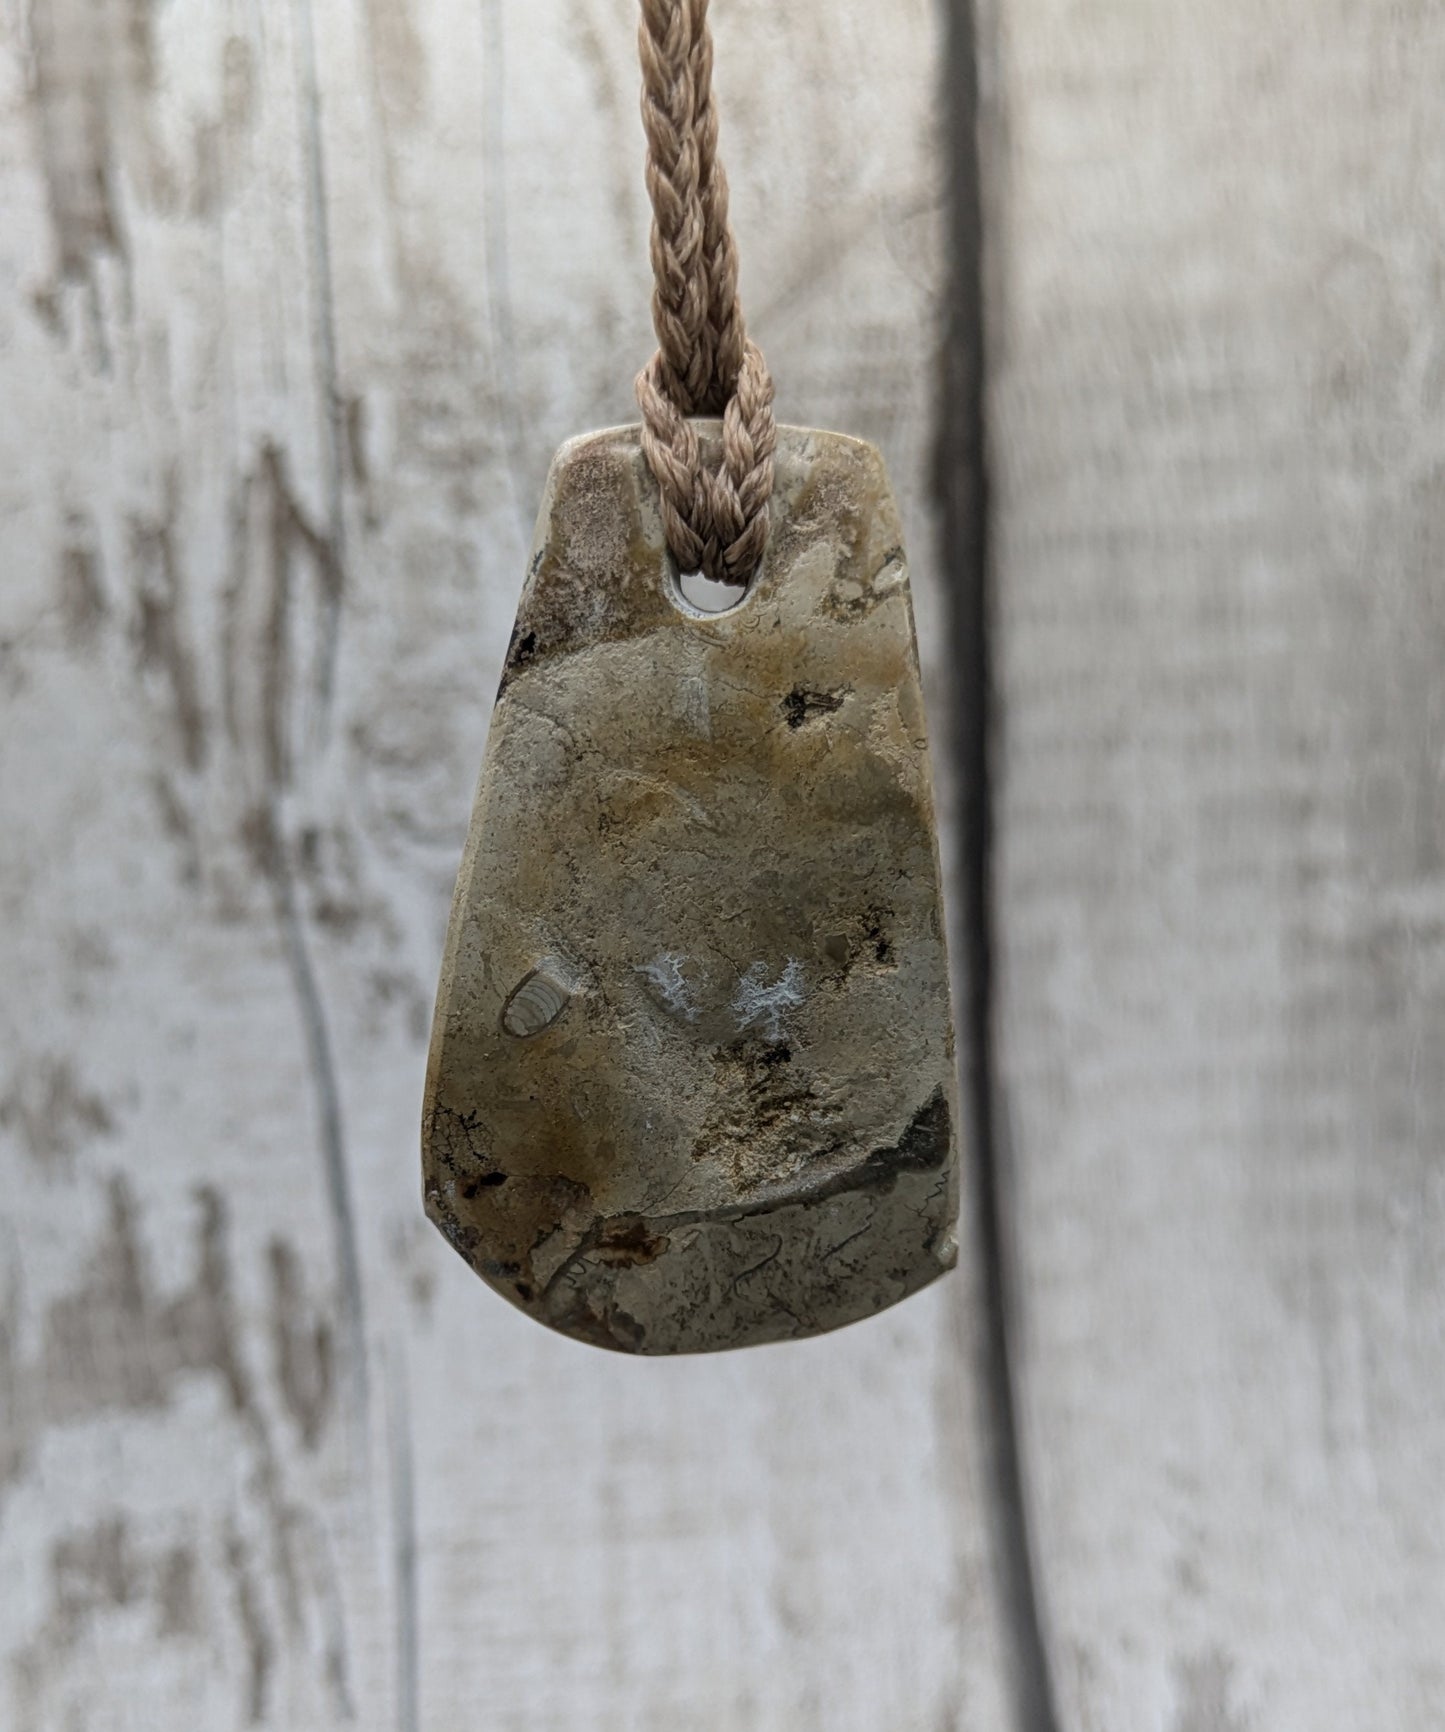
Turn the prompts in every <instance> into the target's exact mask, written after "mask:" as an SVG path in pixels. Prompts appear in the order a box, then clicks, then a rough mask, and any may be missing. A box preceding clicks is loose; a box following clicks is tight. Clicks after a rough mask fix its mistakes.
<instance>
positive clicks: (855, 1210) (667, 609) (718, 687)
mask: <svg viewBox="0 0 1445 1732" xmlns="http://www.w3.org/2000/svg"><path fill="white" fill-rule="evenodd" d="M772 523H773V527H772V532H771V538H770V542H769V548H768V553H767V557H766V560H765V561H764V565H763V568H762V570H761V572H760V573H759V575H758V577H757V578H756V579H755V581H754V583H753V586H752V588H751V589H750V590H749V592H748V594H747V595H746V597H745V598H744V600H743V601H742V602H741V604H740V605H738V606H736V607H734V608H732V609H730V610H728V611H727V612H724V613H718V614H707V613H701V612H699V611H697V610H696V609H694V608H692V607H691V606H690V605H689V604H688V603H687V602H686V601H685V600H684V599H683V597H682V594H681V591H680V589H679V588H678V582H677V577H676V573H675V571H674V570H673V569H672V567H671V564H670V561H669V558H668V555H667V552H666V547H665V542H664V537H663V531H662V525H661V521H660V518H659V515H658V510H657V501H656V489H655V485H654V483H653V481H652V478H651V476H650V474H649V472H648V469H647V466H646V463H645V462H644V460H643V457H642V454H641V451H640V449H639V443H638V435H637V432H636V430H635V429H624V430H620V431H616V432H608V433H599V434H595V435H592V436H590V437H587V438H584V439H578V440H575V441H573V442H572V443H571V444H569V445H566V446H564V447H563V448H562V450H561V451H560V452H559V453H558V455H557V458H556V460H555V461H554V463H553V466H552V473H551V476H550V478H549V480H548V484H547V492H546V497H545V500H544V502H543V507H542V513H541V519H540V524H539V528H538V535H537V542H536V547H535V550H534V554H533V558H532V562H531V567H530V572H529V575H528V579H527V585H526V589H525V592H524V594H523V596H522V601H521V605H520V609H519V611H518V616H517V625H516V630H515V632H514V633H513V637H512V643H511V648H510V651H509V653H508V657H507V665H506V670H505V673H504V675H503V678H502V684H501V691H500V693H499V695H498V698H497V706H496V711H495V714H494V716H493V720H492V726H491V734H490V737H489V740H488V743H487V750H486V762H485V764H484V766H483V769H482V777H481V785H480V788H479V791H478V793H477V800H476V807H475V810H474V812H473V815H472V824H471V833H470V835H469V837H468V840H467V845H466V852H465V854H464V857H463V860H462V866H461V872H460V875H459V877H458V880H457V888H456V898H455V901H454V903H453V906H452V916H451V926H450V930H449V933H448V937H447V946H446V956H445V960H444V963H443V966H442V975H441V985H440V988H439V991H438V997H437V1009H436V1022H435V1025H434V1028H433V1032H432V1044H431V1057H430V1062H429V1065H428V1071H427V1086H426V1103H425V1108H424V1117H423V1131H422V1165H423V1177H424V1190H425V1199H426V1207H427V1211H428V1213H429V1214H430V1215H431V1217H432V1219H433V1220H434V1221H435V1222H436V1224H437V1225H438V1227H440V1229H441V1230H442V1232H443V1233H444V1234H445V1235H446V1236H447V1238H448V1239H450V1240H451V1242H452V1244H453V1245H454V1246H455V1247H456V1249H457V1250H458V1251H460V1252H461V1254H462V1256H463V1257H465V1258H466V1260H467V1261H468V1262H469V1263H470V1264H471V1265H472V1267H473V1268H474V1269H475V1270H476V1271H477V1273H478V1274H479V1275H481V1276H482V1278H483V1279H484V1280H486V1281H487V1282H489V1283H490V1284H491V1285H492V1286H493V1287H495V1288H496V1289H497V1291H498V1292H499V1293H501V1294H503V1295H504V1296H505V1297H506V1298H508V1299H510V1300H511V1301H512V1303H513V1304H515V1305H518V1306H520V1307H521V1308H522V1309H523V1310H524V1311H526V1312H527V1313H528V1314H529V1315H531V1316H532V1317H535V1318H536V1319H537V1320H538V1321H539V1322H542V1323H546V1324H548V1325H549V1326H550V1327H551V1328H553V1329H558V1330H561V1331H562V1332H563V1333H564V1334H567V1335H571V1336H575V1337H576V1338H577V1339H578V1340H581V1341H587V1342H592V1343H594V1344H596V1345H597V1346H601V1347H610V1348H616V1349H620V1350H621V1351H623V1352H627V1353H659V1354H660V1353H689V1352H700V1351H704V1350H707V1349H713V1348H722V1347H740V1346H744V1345H747V1344H749V1343H753V1342H763V1341H777V1340H784V1339H792V1338H795V1337H801V1336H805V1335H812V1334H817V1333H819V1332H821V1331H823V1330H827V1329H832V1328H836V1327H837V1326H838V1325H839V1324H843V1323H850V1322H853V1321H855V1320H856V1319H858V1318H862V1317H867V1316H869V1315H870V1314H872V1313H874V1312H876V1311H880V1310H882V1309H883V1308H884V1307H885V1306H888V1305H891V1304H893V1303H894V1302H895V1301H896V1300H899V1299H902V1298H904V1297H905V1296H906V1295H908V1294H909V1293H912V1292H914V1291H915V1290H916V1289H917V1288H920V1287H922V1286H924V1285H925V1284H926V1283H927V1282H929V1281H932V1280H933V1279H934V1278H935V1277H936V1276H937V1275H939V1274H941V1273H942V1272H943V1271H944V1270H945V1269H948V1268H950V1267H951V1266H952V1264H953V1261H954V1258H955V1238H954V1218H955V1214H956V1209H957V1160H956V1149H955V1131H954V1125H955V1116H956V1115H955V1089H954V1064H953V1031H952V1021H951V1016H950V1008H949V992H948V966H947V957H946V953H945V947H944V931H943V906H942V898H941V894H940V884H939V868H938V851H937V845H936V838H935V830H934V817H933V797H932V789H931V785H930V776H929V757H928V742H927V736H926V732H925V726H924V717H923V706H922V700H921V694H920V690H919V681H918V659H917V648H916V645H915V642H914V633H913V614H912V604H911V601H910V598H909V588H908V570H907V566H906V563H905V560H904V554H903V549H902V546H901V545H900V541H901V537H900V531H899V523H898V514H897V509H896V507H895V505H894V502H893V497H892V493H891V491H890V489H889V485H888V480H887V476H886V474H885V472H884V468H883V462H882V459H881V457H880V456H879V454H878V452H877V451H876V450H874V449H873V447H872V446H870V445H865V444H862V443H860V442H859V441H857V440H853V439H846V438H843V437H841V436H840V435H837V434H833V433H817V432H806V431H801V430H798V429H788V428H784V429H780V432H779V444H778V461H777V485H776V492H775V494H774V504H773V518H772Z"/></svg>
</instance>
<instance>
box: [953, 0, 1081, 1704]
mask: <svg viewBox="0 0 1445 1732" xmlns="http://www.w3.org/2000/svg"><path fill="white" fill-rule="evenodd" d="M974 5H975V0H947V6H946V41H945V50H944V56H943V78H944V87H943V100H944V117H945V148H946V152H947V162H948V189H947V198H948V203H947V232H946V242H947V247H948V272H947V277H946V281H945V294H946V296H947V300H946V305H945V309H944V323H943V355H942V365H941V367H940V369H939V383H940V387H941V400H940V403H939V408H938V436H937V437H938V444H937V454H936V462H937V467H936V473H935V486H936V490H937V495H938V503H939V532H940V535H941V538H942V546H941V549H940V565H941V568H942V571H943V576H944V594H945V601H946V608H947V629H948V632H949V640H950V647H951V649H952V652H953V668H954V677H953V681H952V688H953V690H954V691H955V692H956V693H957V698H956V701H955V703H954V706H953V710H952V713H951V715H950V718H949V719H950V725H951V727H952V730H953V750H954V762H955V765H956V774H957V778H958V785H959V787H960V789H961V790H962V799H961V808H960V813H959V822H960V831H961V836H960V843H961V845H960V848H959V867H958V882H957V883H956V884H955V886H954V889H955V893H956V894H957V895H958V896H959V897H960V898H961V905H962V912H963V920H962V927H963V933H964V956H963V973H964V980H965V982H966V986H965V996H964V1003H963V1005H962V1011H963V1018H962V1024H963V1043H964V1052H965V1074H964V1087H965V1091H966V1102H967V1106H968V1108H969V1115H968V1116H969V1118H970V1120H971V1124H972V1131H973V1135H972V1139H971V1141H970V1143H969V1144H968V1153H967V1155H966V1157H965V1160H966V1166H965V1184H964V1189H963V1208H962V1216H963V1218H962V1220H961V1222H960V1230H961V1231H963V1232H969V1233H972V1235H973V1238H974V1243H975V1246H976V1249H977V1252H978V1262H979V1268H980V1270H981V1281H982V1288H983V1294H982V1297H983V1302H984V1306H985V1311H986V1315H985V1317H984V1319H983V1323H982V1327H981V1328H980V1329H979V1330H978V1331H977V1334H976V1337H975V1338H976V1341H977V1346H976V1348H975V1352H976V1354H977V1363H976V1367H975V1369H976V1372H977V1375H978V1379H979V1386H980V1388H981V1390H982V1391H983V1396H984V1400H985V1402H986V1405H987V1410H988V1413H987V1417H988V1438H987V1454H988V1459H987V1460H986V1461H985V1462H983V1463H982V1464H981V1468H982V1471H981V1480H982V1484H983V1486H984V1496H985V1503H986V1506H987V1508H988V1511H989V1514H990V1519H991V1522H992V1527H993V1532H992V1534H991V1536H990V1537H991V1542H992V1543H991V1547H990V1550H991V1553H992V1556H993V1559H994V1564H995V1568H996V1569H997V1571H998V1593H999V1601H1000V1604H1001V1607H1002V1611H1003V1616H1004V1619H1005V1623H1006V1628H1007V1632H1008V1639H1009V1641H1010V1645H1011V1652H1010V1653H1009V1654H1008V1656H1007V1683H1008V1687H1009V1690H1010V1693H1011V1697H1012V1706H1013V1724H1014V1727H1015V1728H1016V1732H1058V1726H1059V1719H1058V1713H1057V1709H1056V1706H1055V1700H1054V1685H1053V1679H1052V1676H1051V1674H1050V1671H1049V1659H1048V1649H1047V1645H1046V1643H1045V1640H1044V1630H1043V1620H1042V1616H1041V1612H1040V1606H1039V1590H1038V1583H1037V1580H1036V1577H1035V1571H1034V1564H1033V1553H1032V1548H1031V1545H1030V1539H1029V1509H1028V1501H1027V1493H1026V1489H1025V1480H1024V1472H1023V1464H1022V1461H1021V1458H1020V1448H1019V1427H1018V1415H1017V1411H1016V1402H1015V1386H1014V1379H1013V1364H1012V1357H1011V1352H1010V1341H1009V1324H1010V1305H1009V1270H1008V1267H1007V1263H1006V1256H1007V1229H1006V1221H1005V1212H1006V1209H1007V1204H1008V1183H1009V1173H1008V1155H1009V1151H1008V1145H1007V1128H1008V1124H1007V1114H1006V1112H1004V1111H1003V1110H1001V1103H1000V1100H999V1093H998V1091H999V1082H998V1078H997V1074H996V1071H997V1066H996V1055H995V1052H994V1047H993V1037H992V1010H993V955H994V942H993V936H994V934H993V922H994V911H995V901H994V896H993V884H992V859H993V800H992V789H991V786H990V762H991V743H992V736H993V730H994V723H995V719H996V718H995V707H994V697H993V682H992V674H993V668H992V654H991V648H992V645H991V638H992V633H993V630H994V626H995V617H996V611H997V610H996V608H995V606H994V596H993V589H992V573H991V559H990V545H989V485H988V480H989V477H988V435H987V403H986V391H987V382H988V381H987V343H986V331H985V295H984V280H985V279H984V237H983V222H984V198H983V163H982V159H981V153H980V149H979V124H980V103H979V69H978V53H979V31H978V23H977V19H976V17H975V12H974Z"/></svg>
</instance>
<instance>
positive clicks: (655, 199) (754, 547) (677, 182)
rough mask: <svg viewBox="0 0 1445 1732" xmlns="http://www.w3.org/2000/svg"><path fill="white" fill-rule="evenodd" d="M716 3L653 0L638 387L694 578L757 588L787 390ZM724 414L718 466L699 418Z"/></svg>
mask: <svg viewBox="0 0 1445 1732" xmlns="http://www.w3.org/2000/svg"><path fill="white" fill-rule="evenodd" d="M707 8H708V0H642V21H641V25H640V27H639V30H638V42H639V47H640V50H641V55H642V124H643V128H644V130H645V131H646V134H647V191H648V195H649V197H650V198H651V200H652V216H653V221H652V275H653V294H652V322H653V325H654V327H655V328H656V331H657V343H658V347H657V353H656V354H655V355H654V356H653V357H652V359H651V361H649V362H648V364H647V366H646V367H644V368H643V370H642V372H641V373H639V374H638V377H637V403H638V407H639V408H640V409H641V411H642V449H643V452H644V454H645V455H646V457H647V462H648V466H649V467H650V468H651V470H652V473H653V475H654V476H655V477H656V480H657V485H658V490H659V492H660V494H661V499H662V521H663V527H664V530H665V531H666V534H667V542H668V546H669V547H670V548H671V549H672V555H673V558H674V559H675V560H676V561H677V564H678V568H679V569H680V570H681V571H684V572H688V571H700V572H702V573H703V574H704V576H706V577H710V578H712V579H714V580H715V581H718V582H722V583H732V584H743V585H745V584H747V583H748V582H749V580H750V579H751V578H752V576H753V574H754V573H755V572H756V570H757V568H758V565H759V562H760V561H761V559H762V556H763V549H764V548H765V547H766V546H767V540H768V501H769V499H770V498H771V496H772V491H773V454H774V451H775V449H776V447H777V425H776V423H775V421H774V419H773V381H772V376H771V374H770V373H769V372H768V365H767V362H766V361H765V360H764V359H763V354H762V350H761V349H759V348H758V346H757V345H756V344H755V343H753V342H752V341H750V339H749V338H748V335H747V331H746V328H745V326H744V324H743V313H742V306H741V304H740V303H739V300H738V259H737V246H736V244H735V242H734V240H733V234H732V229H731V227H730V226H729V223H728V183H727V176H726V175H725V174H724V173H723V168H722V164H721V163H720V162H719V161H718V154H717V139H718V122H717V109H716V107H715V106H714V103H713V95H712V63H713V50H712V33H711V31H710V30H709V28H708V22H707ZM695 415H721V417H722V444H721V451H720V454H719V456H718V459H717V461H716V463H715V464H713V463H710V462H709V461H708V460H707V459H706V458H705V456H704V452H703V448H702V444H701V442H700V441H699V439H698V435H697V430H696V428H695V427H694V426H693V425H692V422H691V420H690V417H692V416H695Z"/></svg>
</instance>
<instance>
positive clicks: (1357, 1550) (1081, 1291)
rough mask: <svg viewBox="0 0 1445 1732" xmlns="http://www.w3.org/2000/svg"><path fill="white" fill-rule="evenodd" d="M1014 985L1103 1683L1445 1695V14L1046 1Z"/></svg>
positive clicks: (1016, 224) (1010, 33)
mask: <svg viewBox="0 0 1445 1732" xmlns="http://www.w3.org/2000/svg"><path fill="white" fill-rule="evenodd" d="M993 10H994V13H995V17H994V20H993V29H992V31H991V33H990V38H991V42H992V45H993V50H994V56H995V58H994V60H993V62H992V64H991V66H990V67H989V69H988V72H989V77H988V80H987V89H988V97H989V100H988V114H987V116H986V136H987V141H988V152H987V154H988V158H989V165H990V182H989V184H990V200H991V210H990V217H991V221H992V224H993V228H992V237H993V245H992V271H991V282H990V290H991V317H992V332H991V350H992V353H993V356H994V360H995V387H994V394H993V402H992V409H993V440H994V458H995V486H994V498H995V503H996V507H997V524H996V578H997V585H998V592H997V593H998V603H999V612H1000V641H999V646H998V672H999V686H1000V696H1001V704H1002V710H1003V717H1002V728H1001V738H1000V742H999V752H998V770H999V778H1000V805H999V812H998V819H999V853H998V860H997V866H998V886H997V890H998V901H997V923H998V931H999V935H1000V956H999V969H1000V982H999V984H1000V991H1001V996H1000V1001H999V1020H998V1035H999V1043H1000V1051H1001V1069H1002V1084H1003V1099H1004V1104H1005V1109H1006V1110H1005V1113H1004V1120H1005V1123H1006V1125H1007V1127H1008V1129H1009V1131H1010V1132H1011V1137H1012V1165H1011V1174H1012V1182H1011V1186H1010V1195H1011V1209H1010V1216H1009V1218H1010V1243H1011V1252H1012V1260H1013V1266H1014V1272H1015V1276H1016V1280H1015V1282H1014V1287H1015V1290H1016V1295H1017V1313H1016V1318H1015V1322H1016V1338H1015V1345H1016V1352H1017V1369H1018V1375H1019V1382H1020V1389H1021V1396H1022V1422H1023V1430H1024V1438H1025V1446H1026V1448H1025V1453H1026V1462H1027V1470H1028V1473H1027V1477H1028V1485H1029V1488H1030V1493H1031V1503H1032V1519H1033V1541H1034V1551H1035V1557H1036V1560H1037V1565H1038V1568H1039V1570H1040V1574H1041V1581H1042V1588H1043V1601H1044V1608H1043V1609H1044V1616H1045V1623H1046V1627H1047V1629H1048V1632H1049V1639H1050V1648H1051V1652H1052V1656H1053V1660H1054V1664H1055V1668H1056V1673H1057V1682H1058V1690H1059V1697H1060V1704H1061V1718H1062V1720H1063V1722H1064V1724H1065V1725H1067V1726H1068V1727H1070V1728H1079V1729H1081V1732H1082V1729H1086V1728H1110V1729H1112V1728H1118V1727H1126V1726H1127V1727H1138V1728H1166V1729H1169V1732H1242V1729H1243V1728H1246V1727H1251V1728H1259V1727H1270V1728H1306V1727H1307V1728H1309V1729H1310V1732H1358V1728H1361V1727H1366V1726H1371V1727H1374V1726H1380V1727H1383V1726H1390V1727H1398V1728H1402V1729H1407V1732H1423V1729H1425V1728H1428V1727H1434V1726H1438V1725H1440V1724H1442V1722H1445V1661H1442V1653H1445V1650H1442V1646H1441V1630H1442V1628H1445V1523H1442V1514H1441V1510H1442V1505H1441V1499H1440V1487H1441V1484H1442V1476H1445V1381H1442V1377H1441V1367H1442V1346H1445V1278H1442V1268H1445V1264H1442V1259H1441V1255H1440V1249H1441V1244H1442V1232H1445V1186H1442V1174H1445V1167H1442V1153H1445V1067H1442V1051H1445V817H1442V814H1445V799H1442V768H1445V682H1442V668H1445V580H1442V571H1441V549H1442V546H1445V503H1442V501H1445V493H1442V486H1441V482H1442V461H1445V415H1442V409H1445V401H1442V386H1445V335H1442V327H1441V320H1440V307H1441V299H1440V283H1441V252H1440V235H1441V233H1442V230H1445V172H1442V171H1445V152H1442V139H1441V133H1440V128H1439V117H1440V90H1441V87H1442V82H1445V15H1442V13H1441V10H1440V8H1439V7H1436V6H1431V5H1426V4H1404V5H1396V6H1388V7H1387V6H1382V5H1325V6H1321V5H1319V4H1318V3H1317V0H1286V3H1284V4H1280V5H1276V6H1272V7H1264V8H1261V7H1259V6H1255V5H1245V4H1242V3H1239V0H1221V3H1219V4H1214V5H1208V6H1200V5H1197V4H1187V3H1185V0H1161V3H1159V4H1155V5H1152V6H1149V7H1140V6H1137V5H1128V4H1123V3H1122V0H1105V3H1103V4H1095V5H1089V6H1082V5H1077V4H1072V3H1065V0H1003V4H1002V5H1001V6H999V7H996V8H994V9H993Z"/></svg>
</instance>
